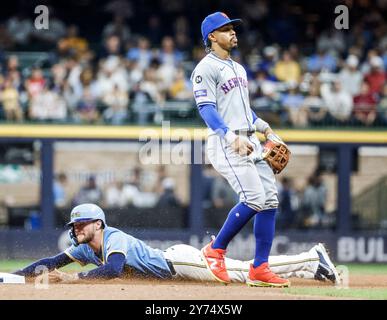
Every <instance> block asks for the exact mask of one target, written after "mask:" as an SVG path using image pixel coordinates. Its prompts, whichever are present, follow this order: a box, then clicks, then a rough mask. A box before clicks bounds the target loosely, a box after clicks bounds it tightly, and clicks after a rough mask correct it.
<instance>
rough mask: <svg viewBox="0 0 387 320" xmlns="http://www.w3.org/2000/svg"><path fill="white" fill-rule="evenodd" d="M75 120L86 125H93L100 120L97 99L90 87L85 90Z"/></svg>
mask: <svg viewBox="0 0 387 320" xmlns="http://www.w3.org/2000/svg"><path fill="white" fill-rule="evenodd" d="M75 118H76V120H77V121H80V122H85V123H93V122H96V121H98V119H99V112H98V109H97V98H96V97H95V96H94V95H93V94H92V91H91V88H90V87H86V88H84V89H83V94H82V97H81V99H80V100H79V102H78V106H77V109H76V113H75Z"/></svg>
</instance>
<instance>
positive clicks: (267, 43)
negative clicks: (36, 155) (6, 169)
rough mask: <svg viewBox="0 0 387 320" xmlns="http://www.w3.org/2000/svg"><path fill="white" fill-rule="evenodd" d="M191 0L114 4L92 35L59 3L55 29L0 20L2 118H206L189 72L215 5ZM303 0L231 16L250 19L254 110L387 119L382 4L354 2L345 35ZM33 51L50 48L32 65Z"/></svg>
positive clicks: (245, 37) (243, 42)
mask: <svg viewBox="0 0 387 320" xmlns="http://www.w3.org/2000/svg"><path fill="white" fill-rule="evenodd" d="M184 3H185V2H184V1H180V2H178V1H169V2H168V7H169V9H168V10H167V9H166V8H164V7H163V5H162V4H163V1H155V4H154V5H155V7H154V8H159V9H160V11H159V12H158V11H157V10H156V9H155V10H150V9H149V10H148V11H144V10H145V9H143V8H140V7H139V5H138V4H135V3H134V2H132V1H127V2H125V1H121V0H113V1H110V2H108V3H107V4H106V6H105V8H108V9H109V10H110V13H109V14H110V15H109V17H110V21H107V22H106V23H105V24H104V25H102V26H101V28H100V29H98V23H97V22H94V23H95V24H96V25H95V29H94V33H92V32H91V33H90V32H89V33H87V34H86V32H85V33H83V31H82V29H81V28H80V27H79V26H78V25H77V24H74V23H73V22H72V21H71V19H68V21H67V20H66V17H64V18H62V19H61V18H60V17H59V15H57V12H58V11H59V10H55V7H54V8H51V7H50V28H49V29H48V30H37V29H36V28H34V26H33V19H32V18H33V17H31V16H29V15H28V14H26V12H23V11H19V12H18V13H17V14H15V15H13V16H11V17H8V18H7V19H4V21H0V119H2V120H3V121H8V122H23V121H27V122H40V121H43V122H55V123H56V122H63V123H67V122H73V123H74V122H75V123H90V124H94V123H106V124H114V125H120V124H125V123H137V124H146V123H160V122H161V120H163V119H164V118H165V115H166V112H167V111H168V110H175V111H176V110H177V111H179V109H180V108H188V110H193V112H194V113H193V114H194V115H195V116H196V117H198V115H197V113H195V105H194V101H193V97H192V92H191V83H190V79H189V78H190V73H191V71H192V69H193V67H194V66H195V65H196V63H197V62H198V61H199V60H200V59H201V58H202V57H203V56H204V55H205V51H204V47H203V44H202V43H201V39H200V22H201V20H202V19H203V18H204V16H205V15H206V14H207V13H209V12H211V11H212V10H211V8H210V7H208V8H207V7H205V8H202V9H203V11H202V12H198V10H199V9H200V7H198V6H199V5H193V8H192V12H190V11H189V10H188V8H186V7H184V5H187V3H185V4H184ZM300 3H301V5H299V6H297V2H294V4H293V5H291V4H281V5H279V4H278V3H277V2H275V1H274V2H271V1H267V0H252V1H246V2H243V4H241V6H240V7H236V6H235V5H232V6H230V9H229V10H228V11H227V13H229V14H230V15H231V16H237V15H239V16H241V17H242V18H243V19H244V27H243V28H241V29H238V30H237V31H238V37H239V39H240V41H239V43H240V45H239V48H238V49H237V50H235V52H234V53H233V58H234V59H235V60H236V61H238V62H240V63H242V64H243V65H244V66H245V68H246V70H247V72H248V78H249V79H248V80H249V87H250V94H251V105H252V107H253V109H254V110H255V111H256V112H257V113H258V114H259V115H260V116H261V117H262V118H264V119H265V120H267V121H269V122H271V123H272V124H273V125H281V126H293V127H307V126H311V125H317V126H318V125H362V126H373V125H379V126H385V125H387V85H386V65H387V32H386V31H387V23H386V20H385V17H386V14H385V13H386V11H387V10H386V9H387V4H386V1H376V2H375V3H374V2H372V1H362V2H359V3H358V2H356V1H355V4H353V5H354V6H353V7H350V8H349V10H350V12H351V20H350V28H349V30H337V29H335V28H334V23H333V18H334V16H333V17H332V15H333V12H334V11H333V9H334V7H330V8H331V9H332V12H331V13H330V14H331V15H330V16H329V15H328V16H327V17H324V16H323V14H324V11H322V12H320V14H318V12H317V13H316V12H313V11H311V9H310V7H309V6H308V5H306V2H302V1H300ZM322 3H323V2H322ZM225 4H228V1H225ZM355 5H356V6H355ZM320 9H321V10H322V9H323V5H321V4H319V3H317V4H316V10H320ZM106 10H107V9H106ZM136 10H137V11H139V12H141V13H143V14H144V17H139V16H138V15H137V13H136ZM141 10H142V11H141ZM206 10H208V12H207V11H206ZM195 12H196V13H195ZM194 13H195V14H196V15H195V18H193V14H194ZM105 15H106V13H105ZM166 18H170V19H171V20H170V21H165V20H164V19H166ZM352 18H353V19H352ZM324 19H326V21H325V23H323V21H324ZM142 20H143V23H142V24H141V23H140V22H141V21H142ZM166 22H168V25H169V27H168V28H167V27H166V26H165V25H164V24H165V23H166ZM136 23H139V25H140V26H141V29H138V28H137V29H136V26H137V25H136ZM98 30H100V31H98ZM96 33H97V34H98V38H99V40H98V41H95V34H96ZM90 34H92V35H94V38H93V37H92V36H90ZM31 48H33V49H34V50H35V51H42V52H43V53H45V54H43V55H42V56H40V58H39V56H37V59H36V60H35V61H32V62H30V63H29V64H27V65H25V61H24V60H25V59H24V58H23V57H24V56H23V55H22V53H24V52H26V51H31ZM23 59H24V60H23ZM176 102H177V103H176ZM199 123H201V122H199Z"/></svg>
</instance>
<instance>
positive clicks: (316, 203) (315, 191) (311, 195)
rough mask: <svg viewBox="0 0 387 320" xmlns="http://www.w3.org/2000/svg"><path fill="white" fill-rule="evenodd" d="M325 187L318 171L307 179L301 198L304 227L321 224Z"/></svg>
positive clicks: (324, 212)
mask: <svg viewBox="0 0 387 320" xmlns="http://www.w3.org/2000/svg"><path fill="white" fill-rule="evenodd" d="M326 201H327V188H326V186H325V184H324V182H323V180H322V177H321V175H320V173H318V172H316V173H315V174H313V175H311V176H310V177H309V179H308V184H307V186H306V188H305V190H304V194H303V198H302V212H303V224H304V226H306V227H317V226H321V225H322V224H323V222H324V220H325V214H326V209H325V208H326Z"/></svg>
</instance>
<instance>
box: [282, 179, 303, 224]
mask: <svg viewBox="0 0 387 320" xmlns="http://www.w3.org/2000/svg"><path fill="white" fill-rule="evenodd" d="M278 201H279V215H278V227H279V228H282V229H288V228H292V227H295V226H296V225H297V210H298V207H299V199H298V196H297V193H296V191H295V190H294V188H293V181H292V179H291V178H288V177H283V178H282V180H281V184H280V186H279V188H278Z"/></svg>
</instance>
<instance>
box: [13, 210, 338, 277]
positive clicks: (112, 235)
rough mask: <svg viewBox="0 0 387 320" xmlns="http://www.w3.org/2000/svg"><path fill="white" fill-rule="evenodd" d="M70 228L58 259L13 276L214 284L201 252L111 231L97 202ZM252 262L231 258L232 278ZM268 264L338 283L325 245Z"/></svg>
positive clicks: (75, 213) (74, 215)
mask: <svg viewBox="0 0 387 320" xmlns="http://www.w3.org/2000/svg"><path fill="white" fill-rule="evenodd" d="M68 226H69V227H70V230H69V234H70V238H71V241H72V245H71V247H69V248H68V249H66V250H65V251H64V252H61V253H59V254H58V255H56V256H53V257H49V258H44V259H41V260H39V261H36V262H34V263H32V264H31V265H29V266H27V267H25V268H24V269H22V270H18V271H16V272H14V274H17V275H21V276H36V275H37V274H35V270H36V268H37V267H38V266H41V265H43V266H46V267H47V268H48V270H49V271H51V272H50V273H49V280H50V281H51V282H68V283H69V282H74V281H78V280H80V279H112V278H117V277H122V276H125V275H127V274H128V272H129V274H131V275H133V274H135V275H139V276H148V277H155V278H161V279H173V278H179V279H187V280H197V281H214V278H213V276H212V274H211V272H210V271H209V270H208V269H207V268H206V264H205V262H204V261H203V260H202V258H201V255H200V251H199V250H198V249H196V248H194V247H191V246H188V245H184V244H178V245H174V246H172V247H170V248H168V249H167V250H165V251H161V250H159V249H153V248H151V247H149V246H147V245H146V244H145V243H144V242H143V241H141V240H139V239H136V238H134V237H132V236H130V235H128V234H126V233H124V232H122V231H121V230H119V229H116V228H112V227H109V226H108V225H107V224H106V219H105V214H104V212H103V210H102V209H101V208H100V207H98V206H97V205H95V204H91V203H86V204H81V205H79V206H76V207H75V208H74V209H73V210H72V211H71V220H70V222H69V223H68ZM74 261H76V262H78V263H80V264H81V265H82V266H83V265H86V264H89V263H91V264H94V265H96V266H97V268H95V269H93V270H90V271H87V272H80V273H72V274H70V273H64V272H61V271H59V270H57V268H61V267H63V266H65V265H68V264H70V263H72V262H74ZM250 263H251V261H239V260H233V259H227V258H226V264H227V266H228V268H229V275H230V280H231V281H232V282H242V283H245V282H246V281H247V279H248V271H249V265H250ZM269 263H270V265H271V267H272V269H273V270H275V271H276V272H277V273H279V274H281V275H282V276H284V277H293V276H294V277H300V278H306V279H316V280H323V281H324V280H327V279H328V280H330V281H332V282H333V283H338V282H339V275H338V273H337V271H336V269H335V267H334V265H333V264H332V262H331V260H330V259H329V256H328V254H327V252H326V250H325V248H324V246H323V245H322V244H318V245H316V246H314V247H313V248H312V249H310V250H309V251H308V252H304V253H301V254H299V255H293V256H285V255H283V256H276V257H270V258H269ZM40 270H41V269H40Z"/></svg>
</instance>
